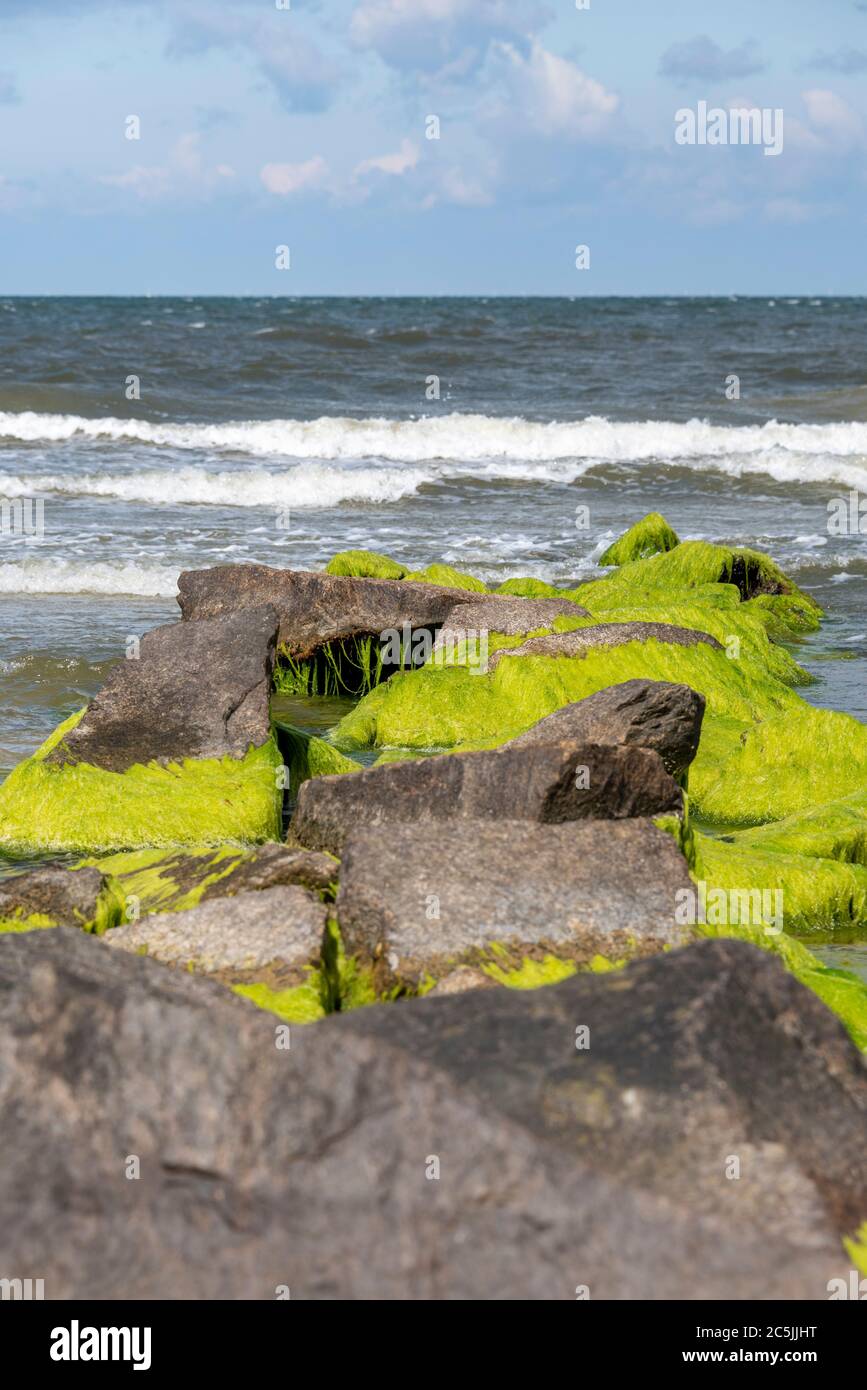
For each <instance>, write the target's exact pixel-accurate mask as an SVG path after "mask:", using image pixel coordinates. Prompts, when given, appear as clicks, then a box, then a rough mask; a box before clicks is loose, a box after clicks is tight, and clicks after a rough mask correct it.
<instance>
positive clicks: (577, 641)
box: [488, 622, 725, 671]
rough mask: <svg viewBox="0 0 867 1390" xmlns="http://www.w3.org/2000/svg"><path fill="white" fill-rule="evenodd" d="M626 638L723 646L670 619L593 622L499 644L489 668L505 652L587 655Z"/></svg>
mask: <svg viewBox="0 0 867 1390" xmlns="http://www.w3.org/2000/svg"><path fill="white" fill-rule="evenodd" d="M628 642H673V643H674V644H675V645H676V646H678V647H697V646H698V645H699V644H700V643H704V644H706V645H707V646H709V647H716V648H718V649H719V651H724V650H725V648H724V647H723V645H722V643H721V642H718V641H717V639H716V638H715V637H711V635H710V633H709V632H697V631H695V629H694V628H690V627H676V626H675V625H674V624H673V623H644V622H636V623H596V624H595V625H594V626H593V627H579V628H577V629H576V630H575V631H574V632H552V633H550V634H549V635H548V636H546V637H531V638H530V640H529V642H524V643H522V645H521V646H519V647H499V648H498V649H497V650H496V651H495V652H492V653H491V656H490V659H489V662H488V669H489V670H490V671H494V670H496V668H497V666H498V665H499V663H500V661H501V660H502V659H503V657H504V656H573V657H574V656H586V655H587V653H588V652H589V651H594V650H597V649H599V648H606V647H624V646H626V644H627V643H628Z"/></svg>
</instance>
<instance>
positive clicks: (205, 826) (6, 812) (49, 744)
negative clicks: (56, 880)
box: [0, 710, 282, 854]
mask: <svg viewBox="0 0 867 1390" xmlns="http://www.w3.org/2000/svg"><path fill="white" fill-rule="evenodd" d="M83 714H84V710H80V711H79V712H78V713H76V714H73V715H71V716H70V718H69V719H66V720H64V722H63V723H62V724H60V725H59V726H58V727H57V728H56V729H55V730H54V732H53V733H52V734H51V735H50V737H49V738H48V739H46V741H45V743H43V744H42V746H41V748H39V749H37V751H36V752H35V753H34V754H33V755H32V756H31V757H29V758H26V759H25V760H24V762H22V763H19V765H18V767H16V768H14V769H13V771H12V772H10V774H9V776H8V777H7V778H6V781H5V782H4V783H3V785H2V787H0V845H3V846H4V847H5V848H8V849H11V850H12V851H14V852H22V851H28V850H33V849H40V850H57V851H70V850H71V851H74V852H78V853H84V854H87V853H93V852H99V851H106V852H108V851H111V850H119V849H134V848H137V847H140V846H144V845H148V846H168V845H185V844H219V843H223V842H225V841H227V840H236V841H239V842H250V843H256V842H258V841H262V840H270V839H276V838H278V837H279V834H280V816H281V805H282V793H281V792H280V790H279V788H278V781H279V778H278V775H277V769H278V768H279V766H280V755H279V753H278V751H277V744H276V741H275V740H274V739H273V737H272V738H269V739H268V741H267V743H265V744H263V745H261V746H260V747H258V748H254V747H251V748H250V749H249V750H248V752H247V753H246V755H245V756H244V757H242V758H234V757H229V756H227V757H224V758H197V759H192V758H191V759H186V760H184V761H181V762H173V763H168V764H166V765H162V764H161V763H157V762H151V763H148V764H146V765H142V764H134V765H133V766H132V767H130V768H128V769H127V770H126V771H125V772H110V771H107V770H106V769H104V768H99V767H94V766H92V765H90V764H88V763H85V762H76V763H73V762H67V763H60V762H53V761H52V762H48V761H46V759H47V758H48V755H49V753H51V752H52V750H53V749H54V748H56V747H57V745H58V744H59V743H60V742H61V741H62V740H63V738H64V736H65V735H66V734H67V733H68V732H69V731H70V730H71V729H73V728H75V726H76V725H77V724H78V722H79V721H80V720H81V718H82V716H83Z"/></svg>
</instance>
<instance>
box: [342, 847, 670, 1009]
mask: <svg viewBox="0 0 867 1390" xmlns="http://www.w3.org/2000/svg"><path fill="white" fill-rule="evenodd" d="M691 886H692V881H691V879H690V877H689V872H688V869H687V865H686V860H685V859H684V857H683V855H682V854H681V852H680V850H679V849H678V847H677V845H676V844H675V842H674V840H673V839H672V837H671V836H670V835H668V834H666V833H665V832H664V831H662V830H659V829H657V827H656V826H655V825H654V824H653V823H652V822H651V821H647V820H623V821H589V822H581V823H575V824H570V825H545V826H535V825H528V824H527V823H526V822H520V821H501V822H499V823H495V822H492V821H484V820H477V821H461V822H458V823H453V824H448V823H443V824H439V825H433V824H423V825H393V826H391V825H390V826H383V827H381V828H378V829H376V828H373V829H366V828H358V829H356V830H353V831H352V832H351V834H350V835H349V836H348V837H347V839H346V843H345V845H344V849H343V858H342V861H341V868H340V889H339V892H338V895H337V917H338V921H339V922H340V930H341V935H342V937H343V942H344V945H345V947H346V952H347V955H350V956H356V957H357V958H358V960H359V961H360V963H361V964H362V966H363V967H366V968H369V969H371V970H372V971H373V978H374V984H375V986H376V989H377V992H385V991H388V990H392V989H395V988H399V989H407V990H414V989H416V988H418V987H419V985H421V984H422V983H423V982H424V981H426V980H427V979H429V978H433V979H434V980H438V979H440V978H442V977H443V976H444V975H447V974H449V973H450V972H451V971H452V970H453V969H454V968H455V966H457V965H477V964H478V963H479V962H480V960H484V959H486V958H487V957H488V954H489V953H490V951H491V948H492V947H498V948H503V949H504V950H505V951H506V952H507V953H508V957H509V959H510V963H511V964H512V965H513V966H514V967H515V968H517V967H518V966H520V964H521V962H522V961H523V960H524V959H526V958H530V959H543V958H544V957H545V956H548V955H553V956H557V957H560V958H562V959H564V960H572V961H575V962H576V963H578V964H580V965H584V964H587V963H589V961H591V960H592V958H593V957H594V956H596V955H599V954H601V955H603V956H605V957H607V958H608V959H611V960H617V959H621V958H624V957H630V956H634V955H643V954H649V953H652V952H656V951H661V950H663V949H664V948H665V947H667V946H671V945H678V944H683V942H685V941H686V940H688V939H689V938H688V936H687V934H686V932H685V930H684V929H683V928H680V927H678V926H676V925H675V922H674V911H675V904H676V897H675V895H676V893H677V891H678V890H679V889H684V888H690V887H691ZM497 963H498V964H500V965H503V964H504V960H503V957H502V955H500V956H499V957H498V959H497Z"/></svg>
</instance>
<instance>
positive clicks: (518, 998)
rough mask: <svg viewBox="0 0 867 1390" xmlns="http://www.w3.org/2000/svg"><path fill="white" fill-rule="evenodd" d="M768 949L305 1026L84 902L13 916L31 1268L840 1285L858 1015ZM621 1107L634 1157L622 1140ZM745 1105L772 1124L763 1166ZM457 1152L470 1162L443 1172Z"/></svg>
mask: <svg viewBox="0 0 867 1390" xmlns="http://www.w3.org/2000/svg"><path fill="white" fill-rule="evenodd" d="M741 950H742V951H743V952H744V953H745V954H744V955H743V957H739V959H743V960H744V962H745V964H744V967H743V968H741V969H740V970H738V971H735V970H734V969H733V968H732V965H731V961H732V959H733V957H732V955H731V952H732V948H731V947H730V946H725V947H722V948H718V947H711V948H710V949H709V950H708V951H707V954H704V955H703V954H702V952H704V951H705V948H704V947H701V948H699V949H698V950H689V951H685V952H683V953H679V955H678V956H675V957H672V958H670V959H669V958H666V960H665V961H664V962H646V963H644V964H641V965H638V966H630V967H628V968H627V970H625V971H617V972H613V973H612V974H610V975H608V976H593V977H591V976H583V977H578V978H576V979H573V980H568V981H566V982H565V983H564V984H561V985H557V986H554V987H553V988H551V989H547V990H542V991H536V992H534V993H532V994H521V993H519V992H518V991H514V990H496V989H492V990H479V991H474V992H470V993H468V994H463V995H460V996H458V997H456V998H452V999H433V1000H419V1001H412V1002H410V1003H405V1004H398V1005H389V1006H387V1007H381V1008H375V1009H366V1010H358V1011H356V1012H355V1013H354V1014H350V1015H348V1016H342V1017H341V1016H336V1017H334V1018H328V1019H325V1020H323V1021H322V1022H320V1023H318V1024H316V1026H315V1027H313V1028H294V1027H293V1028H291V1046H288V1038H287V1037H285V1036H284V1046H283V1047H280V1046H276V1045H275V1042H276V1041H277V1040H278V1034H277V1033H276V1030H275V1025H277V1027H280V1029H281V1032H282V1033H284V1034H285V1029H283V1028H282V1024H281V1020H280V1019H279V1018H278V1017H275V1016H273V1015H271V1016H269V1015H268V1014H267V1013H264V1012H263V1011H262V1010H260V1009H256V1008H253V1007H252V1006H251V1004H250V1003H249V1002H247V1001H242V1000H240V999H238V998H236V997H234V996H233V995H232V994H231V993H230V992H229V991H227V990H223V989H221V988H220V987H219V986H218V985H215V984H213V983H212V982H210V981H209V980H206V979H203V978H202V977H197V976H194V975H191V974H189V973H188V972H187V971H181V970H166V969H165V968H164V967H163V966H160V965H159V964H157V963H155V962H152V961H148V960H147V959H142V958H140V957H136V956H130V955H128V954H127V953H126V952H123V951H117V950H109V949H106V948H105V947H104V946H102V945H101V944H99V943H98V942H95V941H94V940H93V939H92V938H90V937H87V936H85V935H84V934H83V933H81V932H78V931H70V930H68V929H66V928H60V929H59V930H58V931H56V932H35V933H31V934H30V935H28V936H16V937H14V938H11V937H10V938H5V939H4V940H3V941H0V1057H2V1058H3V1086H2V1088H0V1126H2V1132H3V1133H4V1134H14V1136H15V1139H14V1143H10V1144H8V1145H7V1146H6V1148H5V1150H4V1161H3V1165H2V1171H0V1232H2V1247H3V1262H4V1266H5V1268H6V1269H8V1270H12V1271H15V1270H23V1271H24V1272H27V1271H30V1270H38V1271H39V1274H40V1277H41V1278H44V1280H45V1288H46V1294H48V1293H49V1292H50V1295H51V1296H52V1297H53V1298H56V1299H76V1298H77V1299H91V1298H92V1299H117V1298H120V1297H122V1298H123V1299H126V1300H129V1299H166V1298H170V1299H189V1300H207V1299H232V1300H234V1299H263V1300H269V1299H270V1300H271V1301H273V1299H274V1290H275V1289H278V1288H279V1287H281V1286H284V1287H286V1288H289V1289H291V1294H292V1299H293V1301H294V1300H296V1299H299V1298H300V1299H323V1300H335V1299H371V1298H376V1299H383V1300H386V1299H407V1298H411V1299H419V1300H421V1299H432V1298H433V1299H443V1298H450V1299H470V1300H478V1299H504V1298H505V1299H516V1300H524V1299H562V1300H563V1301H564V1302H565V1301H568V1300H570V1299H572V1300H574V1298H575V1286H576V1284H578V1283H580V1284H583V1285H586V1286H587V1287H588V1288H589V1290H590V1292H591V1294H592V1297H593V1298H594V1299H606V1298H615V1299H696V1298H700V1299H732V1298H737V1299H753V1298H757V1299H763V1298H791V1299H801V1298H818V1299H826V1298H827V1285H828V1280H829V1279H831V1278H833V1277H836V1276H838V1275H841V1276H843V1277H844V1278H845V1277H846V1275H847V1272H848V1270H849V1269H850V1268H851V1256H850V1254H849V1253H848V1252H847V1251H846V1250H844V1249H843V1246H842V1245H841V1243H840V1235H841V1232H842V1231H845V1232H846V1233H847V1234H849V1233H850V1232H851V1233H854V1231H855V1230H857V1227H858V1224H859V1223H860V1221H861V1219H862V1218H861V1217H860V1216H859V1218H858V1221H856V1222H855V1223H853V1224H852V1225H851V1226H850V1225H849V1224H848V1213H849V1211H850V1210H851V1209H852V1208H853V1206H855V1205H856V1204H857V1202H858V1201H860V1199H861V1195H862V1194H861V1191H860V1189H859V1183H860V1179H861V1175H862V1174H863V1165H861V1166H859V1165H860V1156H859V1154H858V1153H856V1154H855V1155H854V1159H853V1156H852V1149H851V1141H850V1140H849V1138H848V1137H847V1136H848V1133H849V1130H850V1128H851V1126H852V1124H853V1119H852V1117H853V1113H854V1115H855V1117H856V1119H857V1117H858V1114H859V1113H860V1112H859V1106H860V1104H861V1097H862V1094H863V1087H864V1073H863V1070H862V1069H861V1067H860V1066H859V1064H858V1061H857V1058H856V1057H855V1054H854V1053H853V1052H852V1051H851V1049H847V1047H846V1045H845V1044H844V1043H842V1042H841V1038H840V1034H839V1030H838V1029H837V1028H836V1026H835V1025H834V1023H833V1020H831V1019H830V1016H828V1015H827V1014H825V1013H824V1011H823V1010H821V1008H820V1006H818V1005H816V1004H813V1006H812V1008H811V1006H810V1001H809V999H808V998H807V1002H806V1004H805V998H804V996H803V992H802V991H800V990H798V988H797V986H795V985H793V983H792V982H791V981H788V980H786V981H784V983H783V984H782V985H780V984H779V983H777V985H776V986H775V988H774V990H773V991H769V990H768V988H767V987H765V985H764V981H765V980H766V979H767V973H766V972H765V971H764V970H763V969H762V963H761V962H759V964H758V965H756V962H755V959H754V956H753V954H752V953H751V952H749V950H748V948H741ZM492 1004H495V1005H496V1008H495V1010H494V1012H493V1013H490V1012H489V1011H488V1010H489V1008H490V1006H491V1005H492ZM501 1009H502V1012H500V1010H501ZM549 1011H550V1012H549ZM417 1017H418V1019H419V1022H420V1024H422V1023H423V1025H424V1026H423V1027H420V1028H419V1030H418V1031H417V1030H416V1027H415V1022H414V1020H415V1019H416V1018H417ZM657 1020H658V1022H657ZM585 1022H586V1023H589V1024H590V1026H591V1047H590V1050H589V1051H587V1050H582V1051H579V1050H577V1049H576V1045H575V1044H576V1037H577V1035H576V1028H577V1027H578V1026H579V1025H581V1024H582V1023H585ZM793 1030H795V1031H793ZM597 1037H598V1046H599V1049H600V1050H599V1053H598V1055H597V1051H596V1048H597ZM450 1039H454V1041H453V1043H452V1044H451V1046H450V1048H449V1040H450ZM525 1040H526V1042H525ZM446 1049H449V1050H448V1052H447V1051H446ZM459 1052H462V1054H463V1056H462V1071H461V1070H459V1068H458V1056H459ZM757 1058H759V1059H763V1065H757ZM594 1059H596V1060H594ZM603 1059H604V1060H605V1061H607V1062H609V1063H610V1064H611V1065H612V1066H613V1067H614V1075H613V1077H611V1076H608V1077H606V1076H605V1074H604V1073H603V1069H602V1062H603ZM702 1076H704V1078H705V1084H704V1087H702ZM591 1078H593V1079H594V1081H595V1086H591V1084H590V1082H591ZM681 1082H685V1083H686V1086H687V1088H688V1089H687V1091H686V1093H685V1094H684V1093H682V1092H681V1091H680V1090H679V1087H680V1084H681ZM633 1083H634V1084H633ZM714 1087H715V1088H717V1091H718V1093H719V1094H720V1096H721V1101H722V1103H721V1109H720V1111H719V1113H718V1115H717V1116H716V1117H714V1116H713V1114H712V1113H711V1109H710V1106H709V1104H708V1103H706V1098H708V1097H710V1095H711V1094H712V1092H713V1089H714ZM595 1096H599V1098H600V1101H601V1104H595V1105H594V1097H595ZM691 1098H695V1099H696V1101H697V1104H698V1113H699V1114H700V1116H701V1121H702V1125H701V1126H699V1127H698V1131H697V1132H695V1130H696V1126H694V1125H692V1124H691V1123H690V1114H689V1110H688V1103H689V1100H690V1099H691ZM540 1102H541V1104H540ZM548 1102H550V1103H548ZM582 1102H584V1103H583V1104H582ZM640 1106H643V1107H644V1109H643V1110H642V1109H641V1108H639V1107H640ZM594 1116H596V1117H599V1118H597V1119H596V1120H595V1122H594ZM606 1116H608V1117H610V1122H611V1127H612V1130H613V1134H612V1140H613V1144H614V1146H615V1147H614V1152H615V1153H616V1154H617V1156H618V1158H617V1160H615V1158H613V1157H609V1156H605V1155H602V1156H601V1157H600V1158H599V1161H598V1162H597V1161H596V1157H595V1155H596V1154H597V1153H598V1152H599V1148H600V1147H601V1144H600V1141H599V1135H598V1133H597V1135H596V1136H595V1141H594V1136H593V1135H592V1134H590V1135H588V1130H589V1129H591V1128H592V1126H593V1124H594V1123H595V1124H596V1125H597V1127H598V1126H599V1125H600V1124H601V1123H604V1121H605V1119H606ZM653 1119H655V1120H656V1121H657V1124H658V1128H657V1129H656V1130H654V1129H653V1128H652V1125H651V1121H652V1120H653ZM711 1123H713V1129H712V1131H710V1132H707V1133H706V1135H705V1144H704V1146H702V1142H701V1141H702V1133H703V1129H704V1130H705V1131H706V1130H707V1126H708V1125H709V1124H711ZM862 1123H863V1121H862ZM630 1124H633V1125H635V1126H636V1128H635V1130H634V1131H633V1132H634V1133H635V1134H636V1136H638V1137H637V1138H636V1140H635V1141H634V1142H633V1144H632V1151H631V1153H630V1154H628V1155H627V1161H628V1163H629V1165H630V1166H629V1167H628V1168H627V1169H626V1170H625V1171H624V1176H623V1178H621V1177H620V1176H619V1174H618V1166H619V1156H620V1155H621V1154H622V1153H623V1150H624V1147H625V1142H626V1136H627V1133H628V1128H629V1125H630ZM727 1129H728V1130H729V1132H734V1133H735V1134H736V1135H737V1136H738V1138H739V1139H744V1140H746V1139H750V1140H751V1143H750V1145H749V1147H748V1148H745V1149H744V1153H746V1154H748V1155H749V1160H748V1161H744V1162H743V1163H742V1170H741V1179H740V1181H739V1182H731V1181H729V1179H728V1178H727V1176H726V1173H725V1166H724V1165H725V1158H726V1155H727V1154H730V1153H731V1152H740V1148H739V1147H738V1146H737V1145H735V1146H734V1148H733V1147H732V1145H731V1144H730V1143H728V1142H726V1143H723V1139H724V1132H725V1131H726V1130H727ZM712 1139H715V1141H716V1143H715V1144H713V1143H712V1142H711V1140H712ZM767 1139H771V1140H772V1141H773V1142H776V1143H778V1144H780V1145H781V1146H782V1147H783V1150H784V1153H785V1154H786V1155H787V1156H789V1157H790V1160H791V1162H790V1165H789V1166H786V1165H785V1164H784V1163H783V1162H782V1161H781V1159H777V1160H776V1161H775V1159H774V1150H773V1149H771V1148H769V1147H768V1146H767V1144H766V1142H765V1141H766V1140H767ZM667 1148H668V1149H670V1150H671V1154H670V1157H668V1158H667V1159H666V1158H665V1150H666V1149H667ZM862 1148H863V1142H862ZM645 1151H647V1158H646V1160H645V1161H646V1162H647V1163H648V1164H649V1163H650V1162H651V1161H652V1160H651V1154H659V1155H660V1157H661V1159H662V1160H663V1161H664V1162H666V1165H667V1171H669V1172H675V1173H676V1182H675V1183H674V1185H673V1186H672V1188H671V1189H670V1191H669V1190H668V1189H666V1193H665V1195H664V1196H661V1195H659V1193H658V1192H654V1191H650V1190H648V1186H647V1185H646V1183H645V1181H644V1179H643V1175H642V1173H641V1172H637V1171H636V1163H637V1162H639V1161H641V1160H642V1155H643V1154H644V1153H645ZM582 1154H586V1155H587V1157H586V1158H585V1157H582ZM678 1154H681V1155H683V1161H682V1162H680V1163H678V1162H677V1155H678ZM692 1154H699V1155H700V1156H701V1158H702V1159H708V1158H709V1159H710V1162H709V1164H708V1166H707V1167H706V1168H705V1167H702V1168H699V1167H698V1166H697V1165H695V1164H692V1163H690V1161H689V1158H690V1156H691V1155H692ZM127 1155H136V1157H137V1158H138V1159H139V1163H140V1173H141V1180H140V1181H137V1182H127V1181H125V1180H124V1177H123V1164H124V1162H125V1159H126V1156H127ZM431 1155H436V1157H437V1160H438V1163H439V1164H440V1166H441V1173H442V1179H443V1180H442V1181H439V1182H436V1181H434V1182H428V1181H425V1176H424V1175H425V1169H426V1165H428V1164H429V1163H430V1156H431ZM754 1157H755V1160H756V1161H753V1159H754ZM765 1158H767V1159H768V1162H769V1167H768V1170H767V1174H768V1176H767V1183H768V1184H769V1183H770V1181H771V1179H772V1178H774V1177H776V1178H780V1177H783V1176H785V1177H787V1178H788V1177H789V1176H790V1175H791V1177H792V1181H794V1182H795V1183H796V1184H797V1185H796V1187H795V1188H794V1189H793V1188H791V1187H790V1185H789V1183H788V1182H787V1183H786V1185H785V1187H783V1186H778V1188H777V1191H776V1192H775V1193H774V1192H771V1191H769V1190H765V1191H764V1193H763V1196H764V1200H763V1201H758V1200H755V1198H756V1196H757V1193H758V1188H757V1186H756V1184H758V1185H759V1186H761V1185H762V1183H763V1182H764V1181H765V1179H764V1178H763V1160H764V1159H765ZM712 1178H715V1179H716V1185H713V1186H712V1185H711V1179H712ZM810 1185H812V1190H813V1191H815V1192H816V1193H817V1194H818V1196H819V1198H824V1197H825V1194H826V1193H827V1194H828V1199H827V1202H823V1201H821V1200H816V1201H812V1202H811V1201H809V1200H806V1199H805V1198H809V1194H810V1190H811V1187H810ZM697 1188H700V1189H701V1196H702V1200H701V1202H699V1201H696V1200H695V1196H694V1194H695V1193H696V1189H697ZM790 1191H791V1192H792V1193H793V1201H792V1202H789V1201H788V1200H787V1194H788V1193H789V1192H790ZM22 1192H26V1194H27V1200H26V1201H22V1197H21V1194H22ZM833 1193H836V1198H835V1197H834V1196H833V1195H832V1194H833ZM739 1194H743V1206H742V1209H741V1210H739V1209H738V1201H737V1199H738V1195H739ZM862 1210H863V1207H862ZM789 1213H791V1216H790V1220H789V1222H788V1224H786V1221H785V1217H786V1215H787V1214H789ZM576 1261H577V1265H576Z"/></svg>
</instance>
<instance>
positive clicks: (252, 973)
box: [104, 885, 327, 990]
mask: <svg viewBox="0 0 867 1390" xmlns="http://www.w3.org/2000/svg"><path fill="white" fill-rule="evenodd" d="M326 913H327V909H326V908H325V906H324V904H323V903H321V902H320V901H319V900H318V899H317V898H315V897H314V896H313V894H312V893H308V892H307V891H306V890H305V889H304V888H300V887H298V886H297V885H292V886H289V887H285V886H282V887H276V888H262V889H260V890H259V891H258V892H254V893H239V894H238V895H237V896H236V897H231V898H216V899H213V900H211V901H209V902H203V903H200V904H199V905H198V907H190V908H188V909H187V910H186V911H185V912H154V913H151V914H149V915H148V916H146V917H141V918H139V920H138V921H136V922H128V923H127V924H126V925H124V926H120V927H115V928H113V930H112V931H110V932H108V933H107V934H106V936H105V938H104V940H105V941H106V943H107V944H108V945H109V946H112V947H114V948H115V949H117V950H121V951H130V952H132V953H133V954H140V955H147V956H149V957H151V959H153V960H159V961H163V962H165V963H166V964H170V965H179V966H183V967H185V968H186V969H189V970H195V971H199V972H201V973H202V974H204V975H215V976H217V977H218V978H220V979H222V980H224V981H228V980H231V981H234V982H237V981H244V982H259V983H267V984H268V985H269V987H270V988H272V989H275V990H277V989H279V990H284V989H292V988H293V987H295V986H296V985H299V984H303V983H304V981H305V979H306V975H307V973H308V971H309V970H310V969H319V968H320V966H321V964H322V947H323V935H324V932H325V921H326Z"/></svg>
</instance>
